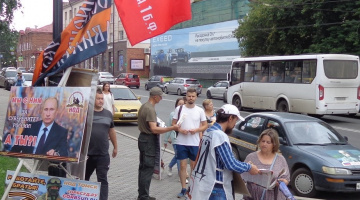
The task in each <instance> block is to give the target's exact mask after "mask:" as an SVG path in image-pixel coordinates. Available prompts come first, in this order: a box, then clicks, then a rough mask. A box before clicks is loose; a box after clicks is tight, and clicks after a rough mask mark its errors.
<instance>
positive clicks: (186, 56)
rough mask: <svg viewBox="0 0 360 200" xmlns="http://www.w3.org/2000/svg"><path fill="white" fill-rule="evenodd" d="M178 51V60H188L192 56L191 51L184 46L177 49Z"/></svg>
mask: <svg viewBox="0 0 360 200" xmlns="http://www.w3.org/2000/svg"><path fill="white" fill-rule="evenodd" d="M175 51H176V53H177V59H178V61H183V62H188V61H189V59H190V58H191V53H190V52H187V51H185V50H184V49H183V48H178V49H175Z"/></svg>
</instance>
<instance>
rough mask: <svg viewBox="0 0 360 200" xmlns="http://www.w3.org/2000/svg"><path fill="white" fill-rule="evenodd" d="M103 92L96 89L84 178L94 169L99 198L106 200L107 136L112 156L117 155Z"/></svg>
mask: <svg viewBox="0 0 360 200" xmlns="http://www.w3.org/2000/svg"><path fill="white" fill-rule="evenodd" d="M103 104H104V94H103V93H102V91H101V89H98V90H96V97H95V106H94V117H93V125H92V130H91V137H90V143H89V148H88V159H87V161H86V172H85V180H87V181H88V180H89V179H90V177H91V175H92V173H93V172H94V170H95V169H96V176H97V180H98V182H101V188H100V200H107V199H108V193H109V184H108V181H107V173H108V171H109V166H110V155H109V136H110V141H111V143H112V144H113V146H114V149H113V152H112V157H113V158H115V157H116V155H117V141H116V133H115V128H114V121H113V117H112V114H111V112H110V111H108V110H106V109H104V108H103Z"/></svg>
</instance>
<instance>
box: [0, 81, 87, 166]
mask: <svg viewBox="0 0 360 200" xmlns="http://www.w3.org/2000/svg"><path fill="white" fill-rule="evenodd" d="M90 92H91V87H11V90H10V97H9V104H8V108H7V113H6V115H5V126H4V132H3V136H2V146H1V148H0V150H1V151H0V155H6V156H14V157H25V158H37V159H46V160H55V161H67V162H78V161H79V153H80V150H81V143H82V139H83V135H84V129H85V122H86V117H87V111H88V105H89V99H90Z"/></svg>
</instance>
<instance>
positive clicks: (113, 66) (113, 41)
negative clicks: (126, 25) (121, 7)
mask: <svg viewBox="0 0 360 200" xmlns="http://www.w3.org/2000/svg"><path fill="white" fill-rule="evenodd" d="M112 8H113V13H112V15H113V24H112V29H113V34H112V36H113V38H112V47H113V48H112V57H113V59H112V74H113V76H115V2H114V0H113V1H112Z"/></svg>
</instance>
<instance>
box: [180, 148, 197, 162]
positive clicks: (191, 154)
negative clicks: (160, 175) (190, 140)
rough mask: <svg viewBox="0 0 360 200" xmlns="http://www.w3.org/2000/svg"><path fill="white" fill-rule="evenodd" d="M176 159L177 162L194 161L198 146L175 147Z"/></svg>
mask: <svg viewBox="0 0 360 200" xmlns="http://www.w3.org/2000/svg"><path fill="white" fill-rule="evenodd" d="M176 151H177V154H176V158H177V159H178V160H184V159H188V158H190V160H192V161H195V160H196V156H197V153H198V151H199V147H198V146H186V145H179V144H177V145H176Z"/></svg>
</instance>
